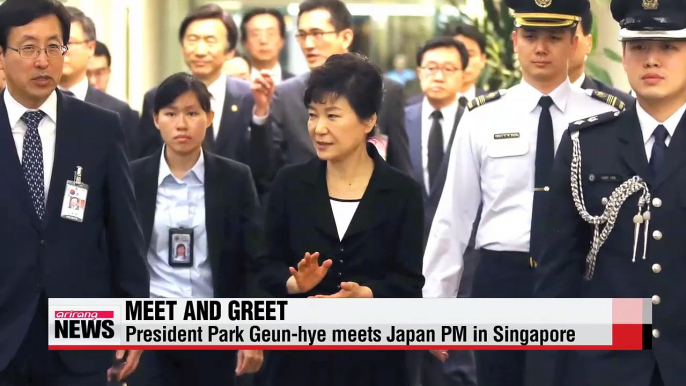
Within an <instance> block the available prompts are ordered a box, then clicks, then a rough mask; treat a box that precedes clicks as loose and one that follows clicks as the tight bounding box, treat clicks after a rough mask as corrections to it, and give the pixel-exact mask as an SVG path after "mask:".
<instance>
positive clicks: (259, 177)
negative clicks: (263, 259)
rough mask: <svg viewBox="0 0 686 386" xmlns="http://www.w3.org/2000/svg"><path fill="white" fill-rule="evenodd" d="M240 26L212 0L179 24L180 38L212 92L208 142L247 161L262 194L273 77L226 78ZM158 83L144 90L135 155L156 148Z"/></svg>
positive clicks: (267, 168)
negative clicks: (154, 109)
mask: <svg viewBox="0 0 686 386" xmlns="http://www.w3.org/2000/svg"><path fill="white" fill-rule="evenodd" d="M237 41H238V27H237V26H236V23H235V22H234V21H233V18H232V17H231V15H230V14H229V13H228V12H226V11H224V10H223V9H222V8H221V7H220V6H218V5H216V4H206V5H203V6H200V7H198V8H196V9H194V10H192V11H191V12H190V13H189V14H188V15H186V17H185V18H184V20H183V21H182V22H181V26H180V27H179V42H180V43H181V48H182V50H183V55H184V60H185V62H186V65H188V67H189V69H190V71H191V73H192V74H193V75H194V76H196V77H197V78H198V79H200V80H201V81H202V82H203V83H205V85H206V86H207V89H208V90H209V91H210V94H212V110H213V111H214V113H215V116H214V121H213V124H212V126H210V127H211V129H208V133H207V137H206V139H205V141H206V147H207V148H208V150H210V151H211V152H213V153H215V154H217V155H221V156H223V157H226V158H229V159H233V160H235V161H239V162H242V163H244V164H247V165H249V166H250V168H251V170H252V173H253V178H254V180H255V184H256V186H257V192H258V194H260V195H263V194H264V193H265V192H266V190H267V188H266V187H267V184H268V179H269V176H268V174H269V173H270V167H271V149H272V146H271V136H270V134H269V133H270V130H269V128H268V126H269V103H270V102H271V96H272V94H273V82H272V81H271V79H270V78H269V76H268V75H266V76H265V77H262V76H261V77H260V78H258V79H255V80H254V81H253V86H254V87H253V89H252V90H251V84H250V83H248V82H245V81H243V80H240V79H235V78H231V77H228V76H227V75H226V74H225V73H224V72H223V69H222V67H223V65H224V62H226V60H227V59H229V58H230V57H232V56H233V55H234V53H235V48H236V43H237ZM156 90H157V88H153V89H151V90H150V91H148V92H147V93H146V94H145V99H144V101H143V113H142V116H141V122H140V125H139V127H138V138H139V141H138V143H137V145H138V158H141V157H144V156H147V155H150V154H153V153H155V152H156V151H157V150H158V149H159V148H160V147H161V146H162V138H161V137H160V133H159V131H158V130H157V128H156V127H155V124H154V122H153V117H152V104H153V99H154V97H155V92H156Z"/></svg>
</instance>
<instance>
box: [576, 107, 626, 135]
mask: <svg viewBox="0 0 686 386" xmlns="http://www.w3.org/2000/svg"><path fill="white" fill-rule="evenodd" d="M621 114H622V112H621V111H608V112H606V113H603V114H600V115H594V116H592V117H589V118H585V119H580V120H578V121H576V122H572V123H570V124H569V132H570V133H575V132H577V131H579V130H581V129H585V128H588V127H591V126H595V125H598V124H600V123H604V122H609V121H612V120H615V119H617V117H619V116H620V115H621Z"/></svg>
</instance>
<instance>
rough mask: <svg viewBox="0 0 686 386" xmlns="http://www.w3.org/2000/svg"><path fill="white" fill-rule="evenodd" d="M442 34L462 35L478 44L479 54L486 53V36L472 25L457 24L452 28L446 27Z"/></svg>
mask: <svg viewBox="0 0 686 386" xmlns="http://www.w3.org/2000/svg"><path fill="white" fill-rule="evenodd" d="M444 35H445V36H450V37H455V36H464V37H466V38H467V39H472V40H474V41H475V42H476V44H477V45H478V46H479V50H481V54H485V53H486V36H485V35H484V34H483V33H482V32H481V31H479V29H478V28H476V27H475V26H473V25H469V24H458V25H456V26H453V27H452V28H448V29H446V30H445V32H444Z"/></svg>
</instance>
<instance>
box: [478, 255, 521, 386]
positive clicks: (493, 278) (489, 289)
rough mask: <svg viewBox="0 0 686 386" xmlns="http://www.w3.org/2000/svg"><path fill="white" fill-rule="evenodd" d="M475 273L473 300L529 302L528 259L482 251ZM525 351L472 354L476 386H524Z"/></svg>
mask: <svg viewBox="0 0 686 386" xmlns="http://www.w3.org/2000/svg"><path fill="white" fill-rule="evenodd" d="M479 252H480V261H479V265H478V267H477V268H476V271H475V273H474V283H473V286H472V297H473V298H528V297H532V296H533V286H534V283H533V281H534V268H533V267H531V264H530V261H529V255H528V254H526V253H518V252H496V251H489V250H485V249H482V250H480V251H479ZM526 356H527V352H526V351H504V350H500V351H496V350H480V351H476V352H475V357H476V377H477V379H478V382H479V386H524V380H525V377H526V374H525V373H526Z"/></svg>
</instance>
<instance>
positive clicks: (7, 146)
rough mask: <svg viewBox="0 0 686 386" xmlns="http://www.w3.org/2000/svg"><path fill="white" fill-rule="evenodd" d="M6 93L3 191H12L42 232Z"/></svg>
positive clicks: (0, 104) (1, 122)
mask: <svg viewBox="0 0 686 386" xmlns="http://www.w3.org/2000/svg"><path fill="white" fill-rule="evenodd" d="M5 92H7V91H6V90H3V91H2V92H1V93H0V176H2V181H3V186H4V188H3V189H11V190H12V193H11V194H8V196H9V197H16V198H17V200H19V202H20V203H21V206H22V207H23V209H24V211H25V212H27V214H28V215H29V218H30V222H31V224H32V225H33V226H34V227H35V228H36V230H38V231H41V224H40V220H39V219H38V215H37V214H36V210H35V209H34V207H33V203H32V202H31V199H30V193H29V186H28V184H27V183H26V179H25V178H24V171H23V169H22V167H21V162H20V161H19V155H18V154H17V148H16V145H15V143H14V137H13V136H12V127H11V126H10V123H9V118H8V116H7V106H6V105H5Z"/></svg>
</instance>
